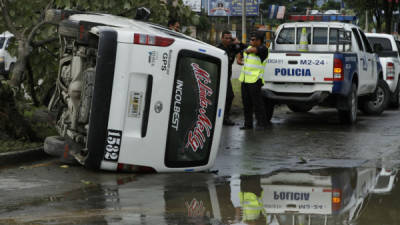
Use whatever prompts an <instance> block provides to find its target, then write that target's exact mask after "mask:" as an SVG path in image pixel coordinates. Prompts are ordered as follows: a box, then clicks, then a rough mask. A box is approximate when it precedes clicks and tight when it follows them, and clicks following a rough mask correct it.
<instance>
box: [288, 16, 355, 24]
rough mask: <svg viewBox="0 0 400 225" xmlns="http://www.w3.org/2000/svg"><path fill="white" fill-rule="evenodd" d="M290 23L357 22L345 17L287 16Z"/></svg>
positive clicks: (353, 18)
mask: <svg viewBox="0 0 400 225" xmlns="http://www.w3.org/2000/svg"><path fill="white" fill-rule="evenodd" d="M289 20H291V21H319V22H330V21H338V22H354V21H356V20H357V17H356V16H345V15H291V16H289Z"/></svg>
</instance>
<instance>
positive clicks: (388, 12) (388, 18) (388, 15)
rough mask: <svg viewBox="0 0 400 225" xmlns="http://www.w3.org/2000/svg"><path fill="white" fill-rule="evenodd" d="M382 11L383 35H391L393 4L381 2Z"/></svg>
mask: <svg viewBox="0 0 400 225" xmlns="http://www.w3.org/2000/svg"><path fill="white" fill-rule="evenodd" d="M383 9H384V11H385V33H387V34H390V33H392V16H393V4H392V3H389V2H388V1H383Z"/></svg>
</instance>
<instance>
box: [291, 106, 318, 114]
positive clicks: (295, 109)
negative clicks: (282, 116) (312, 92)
mask: <svg viewBox="0 0 400 225" xmlns="http://www.w3.org/2000/svg"><path fill="white" fill-rule="evenodd" d="M287 106H288V108H289V109H290V110H292V111H293V112H300V113H305V112H308V111H310V110H311V109H312V108H313V106H312V105H307V104H288V105H287Z"/></svg>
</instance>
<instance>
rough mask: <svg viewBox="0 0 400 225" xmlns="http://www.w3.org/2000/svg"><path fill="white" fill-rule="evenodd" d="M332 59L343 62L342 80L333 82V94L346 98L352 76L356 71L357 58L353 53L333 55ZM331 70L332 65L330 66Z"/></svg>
mask: <svg viewBox="0 0 400 225" xmlns="http://www.w3.org/2000/svg"><path fill="white" fill-rule="evenodd" d="M334 58H337V59H340V60H342V62H343V71H344V80H343V81H334V82H333V87H332V93H333V94H339V95H343V96H348V95H349V93H350V88H351V83H352V80H353V76H354V74H355V73H356V72H357V71H358V57H357V54H354V53H335V54H334ZM332 70H333V65H332Z"/></svg>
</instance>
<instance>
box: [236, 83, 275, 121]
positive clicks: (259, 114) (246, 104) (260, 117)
mask: <svg viewBox="0 0 400 225" xmlns="http://www.w3.org/2000/svg"><path fill="white" fill-rule="evenodd" d="M262 85H263V84H262V81H261V79H259V80H258V81H257V82H255V83H242V87H241V89H242V102H243V110H244V126H247V127H252V126H253V113H255V115H256V119H257V125H258V126H266V125H267V123H268V122H267V114H266V112H265V106H264V100H263V97H262V95H261V87H262Z"/></svg>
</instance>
